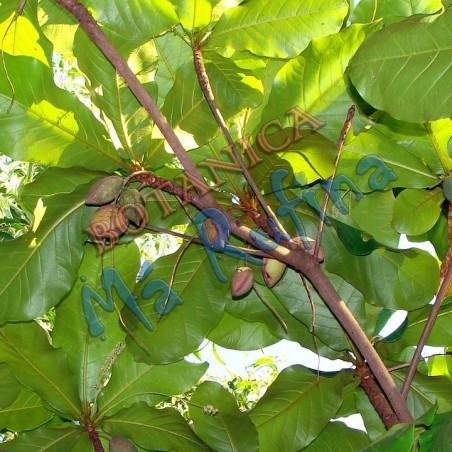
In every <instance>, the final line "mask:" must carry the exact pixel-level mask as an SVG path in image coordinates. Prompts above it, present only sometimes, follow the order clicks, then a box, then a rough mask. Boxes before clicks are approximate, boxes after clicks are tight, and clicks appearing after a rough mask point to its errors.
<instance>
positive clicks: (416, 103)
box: [349, 9, 452, 122]
mask: <svg viewBox="0 0 452 452" xmlns="http://www.w3.org/2000/svg"><path fill="white" fill-rule="evenodd" d="M451 25H452V10H450V9H449V10H447V11H446V12H445V13H444V14H442V15H440V16H439V17H438V18H437V19H436V20H435V21H433V22H422V21H421V20H420V19H419V18H416V19H413V18H409V19H407V20H405V21H403V22H399V23H397V24H393V25H389V26H388V27H386V28H385V29H383V30H381V31H379V32H377V33H375V34H373V35H372V36H370V37H369V38H368V39H367V40H366V41H365V42H364V43H363V45H362V46H361V48H360V49H359V51H358V52H357V54H356V55H355V57H354V58H353V59H352V60H351V62H350V65H349V71H350V77H351V80H352V82H353V84H354V85H355V87H356V89H357V90H358V92H359V94H360V95H361V96H362V97H363V98H364V99H365V100H366V101H367V102H368V103H369V104H371V105H373V106H374V107H375V108H378V109H379V110H383V111H386V112H388V113H389V114H390V115H392V116H393V117H394V118H396V119H401V120H404V121H411V122H424V121H432V120H435V119H441V118H447V117H449V116H450V115H451V114H452V102H451V95H450V90H449V89H448V81H449V80H450V77H451V76H452V73H451V67H450V61H451V59H452V50H451V48H450V37H451V36H450V29H451ZM445 93H446V94H445ZM447 93H449V94H447Z"/></svg>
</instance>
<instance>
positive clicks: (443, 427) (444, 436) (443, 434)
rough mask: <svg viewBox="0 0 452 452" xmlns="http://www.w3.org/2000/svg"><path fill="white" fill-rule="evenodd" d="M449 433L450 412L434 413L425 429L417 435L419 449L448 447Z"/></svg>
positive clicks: (451, 418) (451, 424)
mask: <svg viewBox="0 0 452 452" xmlns="http://www.w3.org/2000/svg"><path fill="white" fill-rule="evenodd" d="M451 433H452V412H449V413H444V414H438V415H436V416H435V419H434V421H433V423H432V424H431V425H430V426H429V428H428V429H427V431H425V432H423V433H421V435H420V436H419V444H420V448H421V450H441V449H443V448H445V447H447V448H448V449H450V436H451ZM443 450H445V449H443Z"/></svg>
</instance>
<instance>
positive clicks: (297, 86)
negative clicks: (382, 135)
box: [259, 3, 375, 142]
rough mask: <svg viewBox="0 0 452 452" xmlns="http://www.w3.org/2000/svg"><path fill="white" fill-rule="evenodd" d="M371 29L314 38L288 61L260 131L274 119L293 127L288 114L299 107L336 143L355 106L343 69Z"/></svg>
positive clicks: (361, 27)
mask: <svg viewBox="0 0 452 452" xmlns="http://www.w3.org/2000/svg"><path fill="white" fill-rule="evenodd" d="M322 4H323V3H322ZM275 5H276V4H275ZM374 28H375V26H369V25H353V26H350V27H348V28H346V29H344V30H343V31H341V32H340V33H336V34H332V35H330V36H326V37H324V38H318V39H315V40H313V41H311V43H310V44H309V46H308V47H307V48H306V50H304V51H303V53H301V55H300V56H298V57H296V58H293V59H291V60H289V61H288V62H287V63H286V64H285V65H284V67H283V68H282V69H281V70H280V71H279V72H278V73H277V75H276V77H275V78H274V81H273V86H272V89H271V93H270V97H269V100H268V104H267V106H266V108H265V110H264V112H263V115H262V118H261V124H260V128H259V132H260V131H261V129H262V127H263V126H264V125H265V124H267V123H268V122H269V121H273V120H275V119H279V120H280V121H281V123H282V124H283V126H287V125H293V123H294V116H293V114H290V113H288V112H289V111H290V110H291V109H293V108H294V107H298V108H299V109H300V110H302V111H304V112H307V113H309V115H310V116H311V117H313V118H315V119H316V120H318V121H321V122H322V123H325V124H324V125H323V126H322V127H320V128H319V130H318V131H319V133H321V134H322V135H325V136H326V137H327V138H329V139H330V140H332V141H334V142H336V141H337V139H338V136H339V132H340V130H341V128H342V125H343V123H344V120H345V117H346V115H347V110H348V109H349V107H350V106H351V105H352V104H353V103H354V101H353V100H352V98H351V97H350V94H349V93H348V92H347V89H346V82H345V80H344V72H345V68H346V67H347V64H348V63H349V60H350V58H351V57H352V56H353V54H354V53H355V52H356V50H357V49H358V48H359V46H360V44H361V43H362V42H363V40H364V39H365V37H366V35H367V34H368V33H370V32H371V31H372V30H373V29H374ZM297 33H298V32H297ZM299 121H301V119H299ZM355 122H356V120H355ZM306 126H309V125H306ZM311 127H315V123H314V124H311Z"/></svg>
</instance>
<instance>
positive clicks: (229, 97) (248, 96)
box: [203, 52, 263, 144]
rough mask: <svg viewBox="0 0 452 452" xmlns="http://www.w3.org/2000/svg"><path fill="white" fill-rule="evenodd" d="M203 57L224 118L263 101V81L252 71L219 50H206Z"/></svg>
mask: <svg viewBox="0 0 452 452" xmlns="http://www.w3.org/2000/svg"><path fill="white" fill-rule="evenodd" d="M203 57H204V60H205V67H206V72H207V75H208V77H209V80H210V85H211V87H212V92H213V95H214V97H215V100H216V102H217V105H218V108H219V110H220V111H221V114H222V116H223V118H224V119H228V118H229V117H230V116H232V115H234V114H237V113H238V112H240V111H241V110H242V109H244V108H253V107H256V106H257V105H258V104H259V103H260V102H261V100H262V91H263V88H262V82H261V81H260V80H259V79H257V78H256V77H255V75H254V73H253V72H252V71H250V70H246V69H241V68H239V67H238V66H237V64H236V63H235V62H234V61H233V60H231V59H230V58H225V57H223V56H221V55H220V54H218V53H217V52H205V53H204V54H203ZM225 144H226V143H225Z"/></svg>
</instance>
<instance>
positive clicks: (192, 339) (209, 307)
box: [122, 245, 234, 364]
mask: <svg viewBox="0 0 452 452" xmlns="http://www.w3.org/2000/svg"><path fill="white" fill-rule="evenodd" d="M180 252H181V251H178V253H175V254H173V255H171V256H167V257H163V258H160V259H158V260H157V262H156V264H155V270H154V271H153V272H152V273H151V274H150V276H149V277H148V278H145V279H144V280H143V281H142V282H140V283H138V284H137V286H136V289H135V293H136V294H137V296H138V304H139V306H140V309H141V310H142V312H143V314H144V315H145V316H146V318H147V319H148V320H149V321H150V323H151V324H152V326H153V327H154V330H153V331H150V330H149V329H147V328H145V327H144V326H143V324H142V323H140V322H139V321H138V319H137V318H136V317H135V316H132V315H131V313H130V311H128V310H127V311H124V310H123V311H122V315H123V320H124V322H125V323H126V325H127V327H128V329H129V330H130V331H133V337H131V336H130V335H129V336H128V337H127V344H128V345H129V346H131V347H132V346H133V350H134V351H133V353H134V354H135V356H136V359H138V360H140V361H144V362H147V363H150V364H166V363H169V362H175V361H179V360H180V359H182V358H183V357H184V356H186V355H188V354H189V353H191V352H192V351H193V350H195V349H196V348H198V347H199V345H200V344H201V343H202V341H203V340H204V339H205V337H206V336H207V334H208V333H209V331H210V330H211V329H212V328H213V327H214V326H215V325H216V324H217V322H218V321H219V320H220V319H221V316H222V315H223V310H224V303H225V300H224V290H225V288H224V287H225V286H224V285H223V283H222V282H220V281H219V280H218V279H217V277H216V276H215V274H214V272H213V270H212V268H211V264H210V261H209V258H208V256H207V252H206V249H205V248H204V247H200V246H198V245H191V246H190V247H189V248H188V249H187V250H186V251H185V252H184V253H183V257H182V258H181V260H180V262H179V263H178V265H177V266H176V267H175V265H176V259H177V256H178V255H179V253H180ZM233 262H234V261H233V260H232V259H229V258H227V257H223V259H222V260H221V268H222V271H223V272H226V274H228V271H227V270H225V268H226V269H227V268H231V263H233ZM225 264H226V265H227V267H226V266H225ZM173 272H175V273H173ZM230 273H231V274H232V270H230ZM172 275H175V276H174V278H173V277H172ZM171 280H173V284H172V286H171V289H172V291H173V292H174V294H175V295H174V297H176V294H177V296H178V297H179V300H178V302H177V303H175V304H174V305H172V304H171V303H169V304H168V305H167V306H172V309H171V311H170V312H168V313H167V314H164V315H160V314H158V303H157V302H158V300H159V299H162V297H163V300H164V299H165V298H166V294H167V293H168V288H167V287H166V288H165V286H164V283H163V281H165V282H167V284H169V282H170V281H171ZM162 284H163V285H162ZM156 285H162V286H161V288H160V289H159V290H157V286H156ZM146 287H148V289H146V290H149V291H150V292H151V293H150V294H149V298H144V297H143V290H145V288H146ZM154 287H155V288H156V289H155V290H154ZM162 294H164V295H162ZM206 300H209V302H208V303H207V302H206ZM180 302H181V304H180ZM160 303H162V300H160ZM174 331H177V335H175V334H174ZM169 338H171V340H169Z"/></svg>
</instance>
